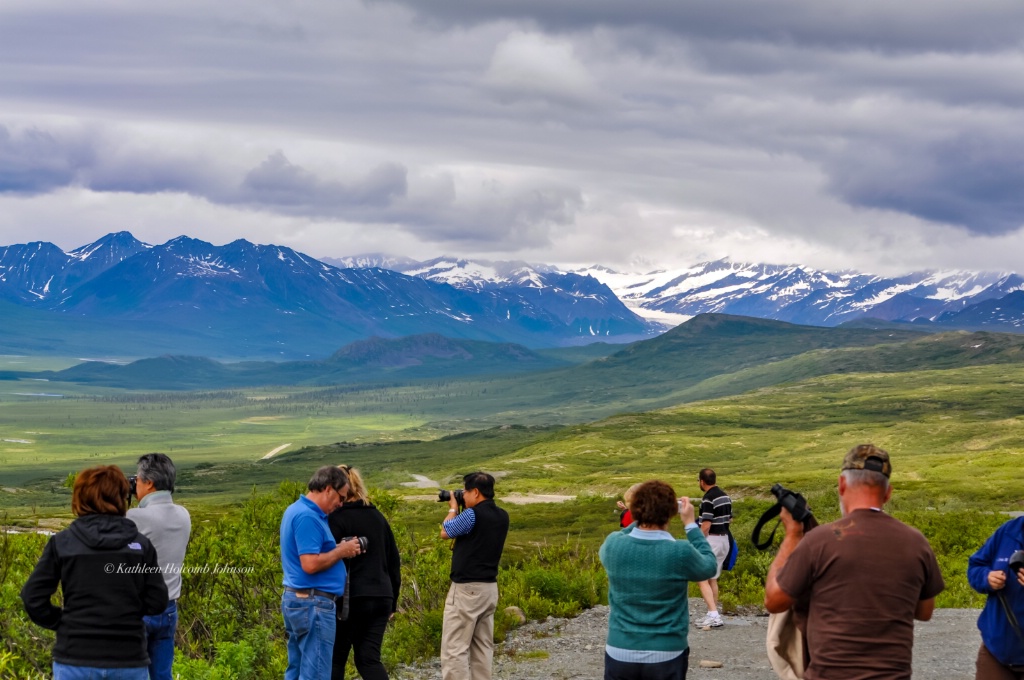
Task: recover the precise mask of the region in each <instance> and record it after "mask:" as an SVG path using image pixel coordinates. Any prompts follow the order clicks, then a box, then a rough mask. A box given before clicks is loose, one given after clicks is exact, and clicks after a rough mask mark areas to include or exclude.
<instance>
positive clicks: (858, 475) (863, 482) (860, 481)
mask: <svg viewBox="0 0 1024 680" xmlns="http://www.w3.org/2000/svg"><path fill="white" fill-rule="evenodd" d="M841 474H842V476H843V479H845V480H846V483H847V485H848V486H873V487H875V488H877V489H879V490H880V491H883V492H885V491H888V490H889V478H888V477H886V476H885V475H884V474H882V473H881V472H875V471H874V470H843V471H842V473H841Z"/></svg>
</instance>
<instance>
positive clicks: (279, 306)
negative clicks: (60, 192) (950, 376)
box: [0, 231, 1024, 360]
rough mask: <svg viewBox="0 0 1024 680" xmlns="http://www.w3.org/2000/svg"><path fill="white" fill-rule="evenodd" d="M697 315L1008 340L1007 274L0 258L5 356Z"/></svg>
mask: <svg viewBox="0 0 1024 680" xmlns="http://www.w3.org/2000/svg"><path fill="white" fill-rule="evenodd" d="M705 313H719V314H732V315H743V316H750V317H757V318H765V319H774V320H780V321H788V322H792V323H798V324H803V325H813V326H837V325H841V324H850V323H853V324H857V325H861V326H864V325H868V326H874V327H880V326H881V324H882V322H886V323H891V324H896V325H897V327H898V326H900V325H910V326H909V327H912V328H919V329H922V330H930V331H941V330H949V329H971V330H978V329H981V330H993V331H1013V332H1022V331H1024V278H1022V277H1020V276H1019V275H1017V274H1016V273H1012V272H919V273H912V274H907V275H904V276H899V277H881V276H875V275H871V274H864V273H858V272H825V271H818V270H814V269H811V268H808V267H800V266H782V265H769V264H749V263H747V264H744V263H734V262H728V261H716V262H705V263H701V264H697V265H694V266H692V267H687V268H681V269H674V270H657V271H651V272H647V273H624V272H620V271H616V270H612V269H609V268H607V267H603V266H598V265H595V266H592V267H588V268H585V269H577V270H571V271H569V270H563V269H559V268H558V267H555V266H552V265H546V264H531V263H526V262H519V261H511V262H493V261H484V260H477V261H474V260H466V259H457V258H447V257H442V258H436V259H433V260H428V261H422V262H421V261H415V260H412V259H409V258H402V257H394V256H388V255H364V256H358V257H352V258H344V259H341V260H330V259H325V260H318V259H316V258H313V257H311V256H309V255H305V254H302V253H299V252H297V251H294V250H292V249H290V248H286V247H283V246H275V245H256V244H253V243H250V242H248V241H245V240H237V241H234V242H232V243H228V244H226V245H223V246H214V245H212V244H210V243H207V242H204V241H201V240H198V239H194V238H189V237H185V236H182V237H178V238H175V239H172V240H170V241H168V242H166V243H164V244H161V245H150V244H146V243H143V242H141V241H139V240H138V239H136V238H135V237H134V236H132V235H131V234H130V233H128V232H123V231H122V232H117V233H112V234H108V235H107V236H104V237H103V238H101V239H99V240H97V241H96V242H94V243H90V244H88V245H85V246H82V247H79V248H76V249H74V250H71V251H63V250H62V249H60V248H59V247H57V246H56V245H54V244H51V243H44V242H32V243H27V244H20V245H11V246H3V247H0V318H3V319H4V323H3V324H2V327H0V353H7V354H21V353H36V354H40V353H48V354H64V355H77V356H82V355H93V356H101V357H111V356H122V357H138V356H157V355H161V354H170V355H202V356H209V357H214V358H227V359H275V360H282V359H283V360H312V359H314V358H316V357H322V356H327V355H329V354H330V353H332V352H334V351H335V350H337V348H338V347H342V346H344V345H346V344H349V343H352V342H355V341H358V340H365V339H368V338H371V337H375V336H376V337H381V338H396V337H404V336H412V335H422V334H438V335H442V336H445V337H448V338H455V339H464V340H475V341H486V342H495V343H514V344H521V345H523V346H525V347H527V348H533V349H537V348H543V347H556V346H567V345H580V344H585V343H589V342H593V341H596V340H600V341H604V342H611V343H620V344H622V343H628V342H633V341H636V340H642V339H645V338H650V337H652V336H654V335H657V334H658V333H660V332H663V331H664V330H666V329H667V328H670V327H673V326H675V325H677V324H678V323H680V322H682V321H685V320H686V319H689V318H691V317H693V316H695V315H698V314H705Z"/></svg>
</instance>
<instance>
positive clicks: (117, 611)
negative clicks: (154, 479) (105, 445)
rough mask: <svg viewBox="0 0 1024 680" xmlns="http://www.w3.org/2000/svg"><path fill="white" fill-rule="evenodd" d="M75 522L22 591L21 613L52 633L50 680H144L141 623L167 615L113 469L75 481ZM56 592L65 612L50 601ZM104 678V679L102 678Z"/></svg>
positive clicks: (160, 581) (150, 558) (161, 587)
mask: <svg viewBox="0 0 1024 680" xmlns="http://www.w3.org/2000/svg"><path fill="white" fill-rule="evenodd" d="M71 510H72V512H74V513H75V515H77V517H78V519H76V520H75V521H74V522H72V523H71V524H70V526H68V528H67V529H65V530H64V531H61V532H59V533H57V534H56V535H54V536H53V537H51V538H50V540H49V541H48V542H47V544H46V547H45V548H43V555H42V557H40V558H39V562H38V563H37V564H36V567H35V569H34V570H33V571H32V574H31V575H30V576H29V577H28V581H26V582H25V587H24V588H22V589H21V601H22V602H23V603H24V605H25V611H26V612H27V613H28V616H29V618H30V619H32V620H33V621H34V622H35V623H37V624H38V625H40V626H42V627H44V628H49V629H51V630H55V631H57V642H56V643H55V644H54V645H53V677H54V680H78V679H79V678H90V677H113V675H111V674H110V670H111V669H118V670H119V673H118V674H117V676H116V677H118V678H121V679H123V680H148V678H149V668H148V667H149V656H148V654H147V653H146V627H145V625H144V624H143V622H142V617H143V616H146V615H149V616H152V615H155V614H159V613H161V612H163V610H164V609H166V608H167V586H166V585H165V584H164V578H163V575H162V574H161V573H160V565H159V563H158V561H157V555H156V550H155V549H154V548H153V544H152V543H150V542H149V539H148V538H146V537H145V536H143V535H142V534H140V533H139V530H138V529H137V528H136V526H135V523H134V522H132V521H131V520H130V519H126V518H125V512H126V511H127V510H128V480H127V479H125V476H124V473H123V472H121V469H120V468H118V467H117V466H114V465H103V466H100V467H93V468H88V469H87V470H82V471H81V472H79V473H78V476H77V478H76V479H75V486H74V490H73V491H72V494H71ZM58 585H60V586H61V590H62V591H63V593H64V606H63V607H56V606H54V605H53V604H51V603H50V597H51V596H52V595H53V594H54V593H55V592H56V591H57V586H58ZM104 673H106V674H104Z"/></svg>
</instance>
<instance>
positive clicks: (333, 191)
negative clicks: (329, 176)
mask: <svg viewBox="0 0 1024 680" xmlns="http://www.w3.org/2000/svg"><path fill="white" fill-rule="evenodd" d="M405 174H406V169H405V168H404V167H402V166H400V165H398V164H395V163H387V164H384V165H380V166H378V167H376V168H374V169H372V170H371V171H370V172H369V173H368V174H367V175H366V176H365V177H363V178H361V179H359V180H357V181H355V182H352V183H350V184H345V183H342V182H336V181H323V180H320V179H319V178H318V177H317V176H316V175H315V174H313V173H311V172H309V171H308V170H305V169H304V168H302V167H299V166H298V165H294V164H292V163H291V162H289V161H288V159H287V158H285V155H284V154H283V153H282V152H280V151H277V152H275V153H273V154H271V155H270V156H269V157H268V158H267V159H266V160H265V161H263V163H261V164H260V165H259V167H256V168H253V169H252V170H250V171H249V172H248V173H247V174H246V176H245V179H244V180H243V181H242V185H241V190H240V191H239V193H238V195H237V197H231V198H228V199H227V200H228V201H229V202H232V201H237V202H242V203H246V204H248V205H252V206H255V207H264V208H270V209H276V210H282V211H284V212H292V211H295V212H298V213H299V214H306V215H332V214H333V215H336V216H344V215H345V214H346V212H347V211H348V210H349V209H351V208H357V209H358V208H384V207H388V206H390V205H391V204H392V203H393V202H394V201H395V199H397V198H400V197H402V196H404V195H405V193H406V179H405Z"/></svg>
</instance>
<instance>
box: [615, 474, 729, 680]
mask: <svg viewBox="0 0 1024 680" xmlns="http://www.w3.org/2000/svg"><path fill="white" fill-rule="evenodd" d="M629 509H630V511H631V512H632V514H633V520H634V522H635V524H633V525H631V526H629V527H626V528H625V529H623V530H622V531H617V532H615V533H613V534H611V535H610V536H608V538H606V539H605V542H604V545H602V546H601V551H600V557H601V563H602V564H603V565H604V568H605V570H606V571H607V572H608V605H609V607H610V609H611V611H610V613H609V615H608V638H607V643H606V645H605V655H604V677H605V680H638V679H639V678H645V679H646V680H683V679H684V678H686V671H687V667H688V665H689V657H690V647H689V643H688V642H687V630H688V629H689V625H690V607H689V599H688V594H689V581H703V580H704V579H707V578H710V577H711V576H713V575H714V573H715V570H716V568H717V566H718V565H717V563H716V562H715V554H714V553H713V552H712V551H711V546H710V545H708V541H707V539H706V538H704V533H703V532H702V531H701V530H700V527H699V526H697V523H696V522H695V521H694V518H695V512H694V508H693V505H691V504H690V499H688V498H685V497H684V498H680V499H676V493H675V491H674V490H673V489H672V487H671V486H669V485H668V484H666V483H664V482H659V481H650V482H644V483H643V484H641V485H640V486H638V487H636V490H635V491H633V496H632V498H631V500H630V503H629ZM676 513H678V514H679V518H680V519H681V520H682V522H683V525H684V527H685V529H686V538H687V539H688V540H686V541H683V540H679V541H677V540H676V539H675V537H674V536H672V534H670V533H669V532H668V525H669V521H670V520H671V519H672V516H673V515H674V514H676Z"/></svg>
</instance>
